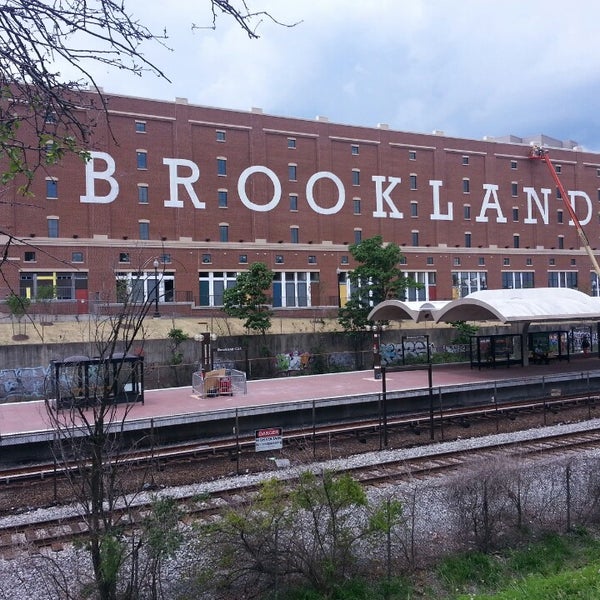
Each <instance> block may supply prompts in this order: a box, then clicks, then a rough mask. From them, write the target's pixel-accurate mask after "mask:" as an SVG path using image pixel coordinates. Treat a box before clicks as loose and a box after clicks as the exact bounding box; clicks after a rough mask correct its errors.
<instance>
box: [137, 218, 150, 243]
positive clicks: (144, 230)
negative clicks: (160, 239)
mask: <svg viewBox="0 0 600 600" xmlns="http://www.w3.org/2000/svg"><path fill="white" fill-rule="evenodd" d="M139 225H140V240H149V239H150V223H149V222H148V221H140V223H139Z"/></svg>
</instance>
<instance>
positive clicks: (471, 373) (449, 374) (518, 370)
mask: <svg viewBox="0 0 600 600" xmlns="http://www.w3.org/2000/svg"><path fill="white" fill-rule="evenodd" d="M596 370H600V359H598V358H597V357H588V358H583V357H581V358H579V357H577V358H572V359H571V361H570V362H558V361H555V362H553V363H551V364H549V365H531V366H529V367H520V366H516V367H511V368H510V369H507V368H497V369H481V370H477V369H471V368H469V367H468V366H465V365H433V370H432V373H433V376H432V383H433V386H434V388H438V387H444V386H449V385H461V384H468V383H477V382H479V383H481V382H486V381H487V382H489V383H490V387H492V382H493V381H498V380H506V379H519V378H526V377H540V376H542V375H545V374H556V373H562V372H573V373H575V372H578V373H581V372H586V371H596ZM381 384H382V382H381V380H379V379H375V378H374V377H373V371H372V370H369V371H354V372H351V373H331V374H326V375H302V376H290V377H280V378H277V379H263V380H257V381H249V382H248V393H247V394H246V395H234V396H217V397H214V398H198V397H197V396H195V395H194V394H193V390H192V388H191V387H181V388H169V389H161V390H148V391H146V392H145V395H144V396H145V402H144V404H143V405H142V404H136V405H134V406H133V408H132V409H131V410H130V413H129V415H128V417H127V418H128V420H136V419H152V418H161V417H172V416H177V415H186V414H197V413H207V412H211V411H219V410H223V409H232V408H237V407H240V408H241V407H249V406H264V405H269V404H279V403H282V402H287V403H289V402H298V401H306V400H318V399H324V398H344V397H347V396H350V395H352V396H355V395H360V394H377V393H380V392H381ZM386 387H387V391H388V392H393V391H398V390H410V389H422V388H427V387H428V375H427V371H426V370H408V371H402V372H388V373H387V375H386ZM123 411H125V407H124V406H119V407H117V412H118V413H120V414H122V412H123ZM49 429H51V428H50V426H49V421H48V416H47V414H46V409H45V405H44V402H42V401H34V402H21V403H7V404H0V448H1V446H2V438H3V437H7V436H10V435H11V434H13V435H14V434H23V433H33V432H42V431H48V430H49Z"/></svg>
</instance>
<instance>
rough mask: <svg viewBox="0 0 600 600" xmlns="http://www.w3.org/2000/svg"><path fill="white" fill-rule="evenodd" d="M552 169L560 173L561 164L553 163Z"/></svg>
mask: <svg viewBox="0 0 600 600" xmlns="http://www.w3.org/2000/svg"><path fill="white" fill-rule="evenodd" d="M554 170H555V171H556V172H557V173H558V174H560V173H562V165H554Z"/></svg>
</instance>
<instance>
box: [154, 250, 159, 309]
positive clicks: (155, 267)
mask: <svg viewBox="0 0 600 600" xmlns="http://www.w3.org/2000/svg"><path fill="white" fill-rule="evenodd" d="M158 264H159V263H158V260H157V259H154V318H155V319H160V313H159V312H158Z"/></svg>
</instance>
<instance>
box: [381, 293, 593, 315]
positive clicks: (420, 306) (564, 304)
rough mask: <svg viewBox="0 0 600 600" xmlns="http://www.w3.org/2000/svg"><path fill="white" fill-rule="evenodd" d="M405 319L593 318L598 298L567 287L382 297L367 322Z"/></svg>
mask: <svg viewBox="0 0 600 600" xmlns="http://www.w3.org/2000/svg"><path fill="white" fill-rule="evenodd" d="M405 319H412V320H413V321H415V322H416V323H418V322H422V321H435V322H436V323H440V322H444V323H448V322H452V321H501V322H502V323H509V324H510V323H535V322H547V321H555V322H556V321H584V320H585V321H596V320H598V319H600V299H598V298H592V297H590V296H588V295H587V294H584V293H583V292H579V291H577V290H571V289H568V288H527V289H517V290H482V291H479V292H473V293H472V294H469V295H468V296H465V297H464V298H459V299H458V300H452V301H449V302H425V303H419V302H402V301H400V300H385V301H384V302H381V303H380V304H378V305H377V306H375V307H374V308H373V310H371V312H370V313H369V320H370V321H402V320H405Z"/></svg>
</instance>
